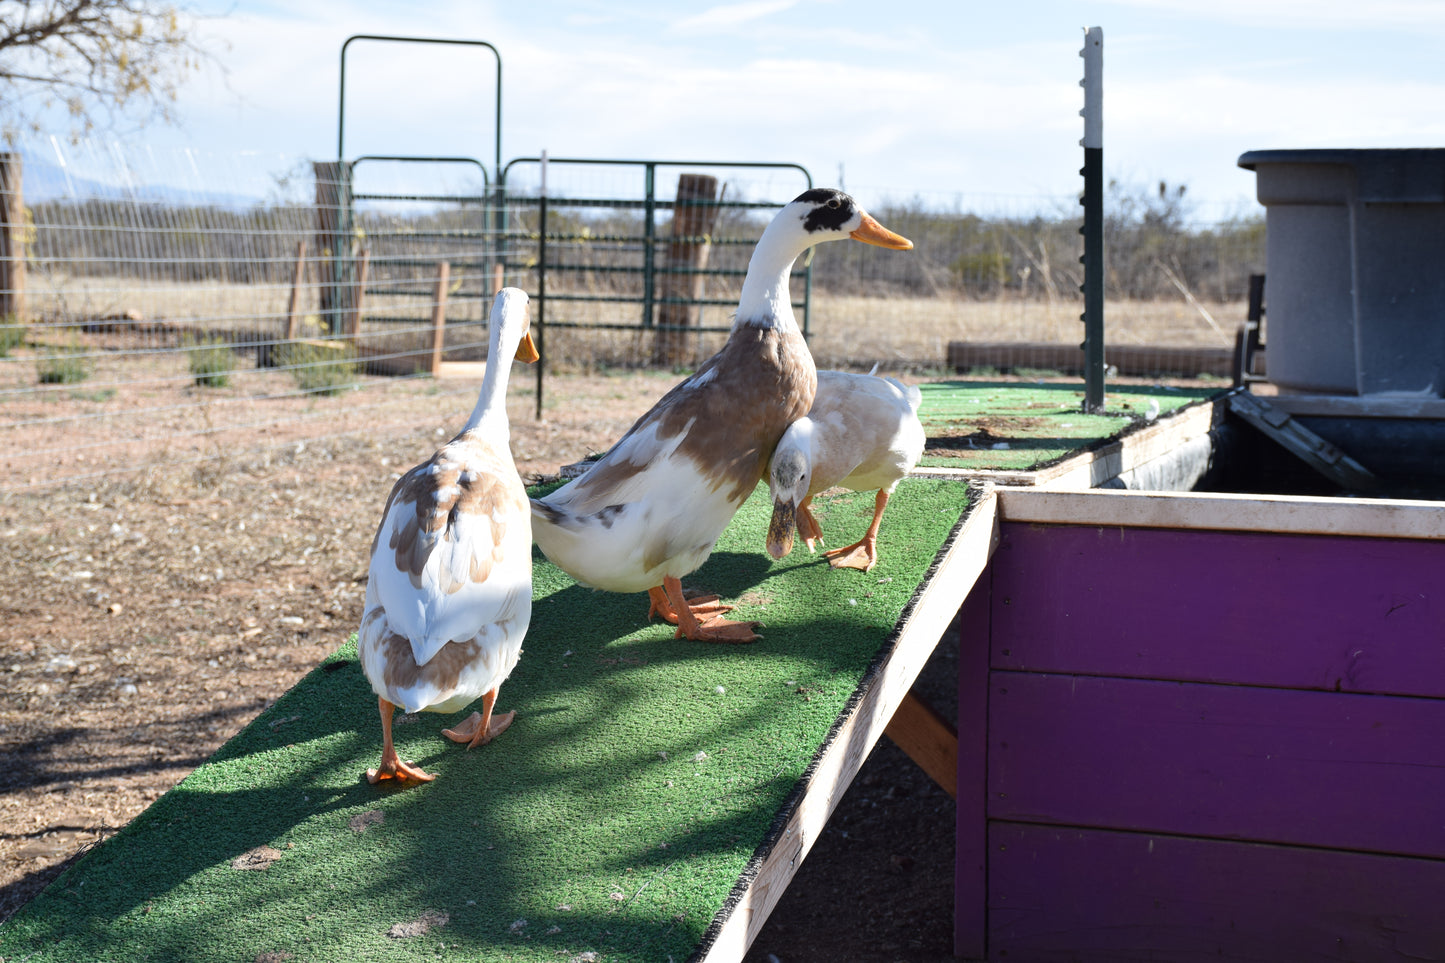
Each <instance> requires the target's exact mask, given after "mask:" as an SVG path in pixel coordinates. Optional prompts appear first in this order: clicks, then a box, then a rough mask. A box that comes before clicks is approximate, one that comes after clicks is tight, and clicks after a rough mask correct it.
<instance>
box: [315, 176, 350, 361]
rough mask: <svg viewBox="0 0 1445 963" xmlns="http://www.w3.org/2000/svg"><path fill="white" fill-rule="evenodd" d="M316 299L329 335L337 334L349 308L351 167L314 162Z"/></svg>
mask: <svg viewBox="0 0 1445 963" xmlns="http://www.w3.org/2000/svg"><path fill="white" fill-rule="evenodd" d="M312 170H313V172H314V174H315V177H316V258H317V260H316V268H317V274H318V277H317V282H318V288H317V301H318V307H319V309H320V313H321V321H322V323H323V324H324V325H325V326H326V330H327V332H328V333H330V334H340V333H341V331H342V328H343V327H344V326H345V323H346V319H347V317H348V316H349V314H350V310H351V296H352V295H353V294H354V293H355V290H354V286H353V285H352V284H351V273H352V271H353V269H354V268H353V265H352V261H351V167H350V165H349V164H347V163H346V162H345V161H316V162H314V163H313V164H312Z"/></svg>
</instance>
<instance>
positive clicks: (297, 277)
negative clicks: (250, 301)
mask: <svg viewBox="0 0 1445 963" xmlns="http://www.w3.org/2000/svg"><path fill="white" fill-rule="evenodd" d="M305 280H306V242H305V241H297V242H296V267H295V268H293V269H292V271H291V297H290V298H289V299H288V300H287V302H286V340H287V341H295V340H296V338H297V337H298V336H299V335H300V333H301V285H302V284H303V283H305Z"/></svg>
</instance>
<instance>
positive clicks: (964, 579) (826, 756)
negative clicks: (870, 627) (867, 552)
mask: <svg viewBox="0 0 1445 963" xmlns="http://www.w3.org/2000/svg"><path fill="white" fill-rule="evenodd" d="M970 492H971V500H972V504H971V505H970V506H969V509H968V512H967V514H966V515H965V517H964V518H963V519H962V520H961V521H960V523H959V526H958V528H957V529H956V530H955V534H954V535H953V536H952V537H951V538H950V540H949V541H948V542H947V543H946V544H945V545H944V547H943V548H942V549H941V550H940V552H939V556H938V559H937V561H936V563H935V566H934V569H933V571H932V573H931V574H930V575H929V577H927V578H926V579H925V580H924V582H923V584H922V586H921V587H920V589H919V592H918V594H917V595H916V596H915V598H914V600H913V601H912V602H910V603H909V606H908V607H907V608H906V609H905V610H904V613H903V616H902V617H901V618H900V619H899V624H898V627H897V629H895V631H894V634H893V636H892V638H891V644H888V645H885V647H884V652H883V653H882V654H881V657H880V658H879V659H878V660H877V661H875V662H874V664H873V666H871V667H870V669H869V671H868V672H867V673H866V674H865V675H864V677H863V679H862V680H861V681H860V682H859V684H858V689H857V690H856V691H855V693H854V696H853V698H851V699H850V700H849V702H848V705H847V706H845V707H844V710H843V712H842V713H841V714H840V715H839V717H838V719H837V721H836V722H835V723H834V725H833V729H832V731H831V732H830V733H829V735H828V738H827V739H826V740H825V741H824V743H823V745H822V746H821V747H820V748H819V750H818V752H817V754H816V755H815V756H814V759H813V763H812V764H811V765H810V766H809V767H808V772H807V773H806V774H805V775H804V776H803V778H802V779H801V780H800V781H799V785H798V788H797V789H796V790H795V791H794V793H793V795H792V796H791V797H789V800H788V802H787V803H785V804H784V805H783V807H782V809H780V810H779V812H778V817H777V820H778V822H776V823H775V825H774V829H773V831H772V832H770V833H769V837H768V839H767V841H765V842H764V843H763V844H762V845H761V846H759V847H758V851H757V852H756V853H755V854H754V855H753V858H752V860H751V861H750V862H749V865H748V868H747V869H746V870H744V872H743V874H742V876H741V877H740V879H739V881H738V884H737V886H736V887H734V889H733V892H732V893H731V894H730V895H729V897H728V899H727V901H726V902H725V903H724V905H723V907H722V909H721V910H719V911H718V913H717V915H716V916H715V917H714V918H713V921H712V923H711V924H710V925H709V927H708V930H707V932H706V933H705V934H704V935H703V939H702V941H701V943H700V944H699V947H698V949H697V951H696V952H695V953H694V954H693V955H692V957H690V960H691V961H693V963H731V961H737V960H741V959H742V958H743V955H744V954H745V953H746V952H747V950H748V947H749V946H751V945H752V942H753V940H754V939H755V938H756V937H757V935H758V932H759V931H760V930H761V929H762V927H763V924H764V923H765V922H766V921H767V918H768V915H769V914H770V913H771V912H772V911H773V907H774V906H776V905H777V903H778V900H779V899H781V898H782V895H783V891H784V890H785V889H786V888H787V885H788V883H789V882H790V881H791V880H792V878H793V876H794V874H795V873H796V872H797V870H798V867H799V866H800V865H801V864H802V862H803V859H804V858H805V857H806V856H807V855H808V853H809V852H810V851H811V850H812V848H813V844H814V843H815V842H816V841H817V839H818V837H819V836H820V835H821V834H822V831H823V827H824V826H825V825H826V823H827V821H828V818H829V816H831V815H832V813H833V810H834V809H835V808H836V807H837V805H838V802H839V800H841V799H842V797H843V793H844V792H845V791H846V790H847V789H848V786H849V785H850V784H851V783H852V781H853V778H854V776H856V775H857V774H858V770H859V769H860V768H861V767H862V765H863V762H864V761H865V760H866V759H867V758H868V753H869V752H870V751H871V750H872V748H873V746H874V744H875V743H877V741H878V739H879V737H880V736H882V735H883V730H884V729H885V728H886V727H887V725H888V722H889V720H890V719H891V718H892V716H893V713H894V712H895V711H896V710H897V708H898V705H899V703H900V702H902V700H903V697H904V696H905V695H906V694H907V693H908V690H909V689H910V688H912V686H913V682H914V680H916V679H917V678H918V673H919V672H920V671H921V670H922V668H923V665H924V663H925V662H926V661H927V660H928V657H929V655H931V654H932V652H933V649H934V648H935V647H936V646H937V644H938V641H939V639H941V638H942V636H943V633H944V632H945V631H946V630H947V629H948V626H949V624H950V623H951V622H952V621H953V616H954V614H955V613H956V612H957V611H958V607H959V605H960V604H962V602H963V599H964V598H965V597H967V595H968V592H969V590H970V589H971V588H972V587H973V584H974V582H976V581H977V580H978V577H979V576H980V575H981V574H982V573H983V570H984V567H985V566H986V565H987V564H988V559H989V557H990V556H991V555H992V553H993V550H994V548H995V547H996V546H997V545H998V541H999V517H998V506H997V499H996V497H995V494H994V489H993V488H992V487H991V486H986V485H980V486H970Z"/></svg>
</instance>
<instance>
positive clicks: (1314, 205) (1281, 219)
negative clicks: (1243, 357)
mask: <svg viewBox="0 0 1445 963" xmlns="http://www.w3.org/2000/svg"><path fill="white" fill-rule="evenodd" d="M1239 166H1240V167H1243V168H1246V169H1248V170H1252V171H1254V172H1255V190H1256V194H1257V196H1258V197H1259V202H1260V203H1261V204H1263V205H1264V207H1265V226H1266V242H1265V243H1266V249H1267V257H1268V280H1267V283H1266V285H1265V304H1266V306H1267V313H1266V316H1265V317H1266V325H1267V334H1266V342H1267V343H1268V345H1269V380H1270V381H1272V382H1274V384H1276V385H1277V386H1278V387H1279V388H1280V389H1281V390H1282V391H1291V392H1308V393H1324V394H1342V395H1370V394H1393V395H1414V396H1418V397H1440V396H1442V395H1445V149H1437V148H1410V149H1378V150H1374V149H1371V150H1257V151H1250V152H1248V153H1246V154H1244V155H1242V156H1241V157H1240V158H1239Z"/></svg>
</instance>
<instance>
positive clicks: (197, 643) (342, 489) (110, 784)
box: [0, 374, 956, 963]
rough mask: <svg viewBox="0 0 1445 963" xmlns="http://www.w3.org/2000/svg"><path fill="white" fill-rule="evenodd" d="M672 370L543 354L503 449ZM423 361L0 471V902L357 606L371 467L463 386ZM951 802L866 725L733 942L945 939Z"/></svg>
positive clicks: (929, 948) (609, 408)
mask: <svg viewBox="0 0 1445 963" xmlns="http://www.w3.org/2000/svg"><path fill="white" fill-rule="evenodd" d="M670 383H671V382H670V380H669V379H666V378H660V377H659V376H658V375H643V374H636V375H620V376H611V377H604V376H580V375H579V376H568V377H564V378H558V379H555V381H554V385H555V387H553V388H550V389H549V390H550V391H552V392H554V393H555V394H554V396H555V397H558V398H565V399H566V402H565V403H560V404H557V405H555V406H553V407H552V408H551V409H549V413H548V416H547V419H546V420H545V421H544V422H541V423H539V422H536V421H534V420H533V419H532V413H531V404H532V402H531V399H530V398H527V397H525V396H523V397H518V398H517V399H516V400H515V401H514V402H513V405H512V408H513V410H512V419H513V420H512V425H513V439H512V440H513V450H514V452H516V454H517V460H518V468H519V470H520V471H521V472H522V473H523V474H524V476H528V475H544V474H548V473H554V472H556V471H557V469H558V468H559V467H560V466H561V465H563V464H566V463H569V462H572V461H576V460H578V459H579V458H581V457H583V456H585V455H586V454H587V453H588V452H589V451H595V450H601V449H603V448H606V447H607V446H608V445H610V444H611V443H612V442H613V441H615V440H616V438H617V437H618V436H619V435H621V433H622V432H623V431H625V430H626V428H627V426H628V425H630V424H631V422H632V420H633V419H634V418H635V417H636V416H637V415H638V414H640V413H641V412H642V411H643V410H645V409H646V408H647V407H648V406H649V405H650V404H651V403H652V402H653V401H655V400H656V399H657V398H658V397H660V396H661V394H662V393H663V392H664V391H665V390H666V388H667V387H668V386H669V385H670ZM425 385H426V382H420V383H417V387H416V389H415V390H413V391H410V392H408V391H406V390H397V391H391V392H389V395H388V397H389V401H388V409H387V412H386V414H387V421H388V425H392V426H394V425H396V424H404V425H409V426H410V427H409V428H407V429H405V430H397V429H395V428H394V427H389V428H387V429H386V430H385V431H383V432H379V433H377V434H376V435H373V436H368V435H366V434H364V433H360V434H357V433H350V434H344V435H337V434H334V433H332V434H325V433H324V432H325V430H326V425H327V424H328V419H326V418H324V417H323V418H320V419H314V418H313V419H298V420H297V421H295V422H294V423H293V427H292V428H291V429H290V430H291V431H292V432H294V437H287V438H284V439H278V438H275V437H271V438H268V442H270V443H275V442H278V441H283V440H284V441H285V442H286V444H285V446H284V447H272V448H269V449H267V451H266V453H263V454H260V455H255V454H253V455H252V456H249V457H247V458H238V459H233V458H227V457H225V456H222V455H217V457H216V458H212V459H207V460H203V461H200V462H194V463H187V464H183V465H179V466H178V465H175V464H174V463H168V462H167V460H166V459H165V458H164V457H158V458H156V459H155V461H154V467H152V468H150V469H148V470H146V471H143V472H139V473H127V474H125V475H123V476H119V477H105V478H101V479H100V480H97V481H91V482H85V483H79V484H77V483H71V484H68V485H61V486H57V487H50V488H44V489H39V490H34V491H21V492H10V493H5V494H0V613H3V623H0V679H3V684H0V693H3V697H0V759H3V765H0V919H4V918H6V917H8V916H9V915H11V914H12V913H13V912H14V911H15V910H16V909H18V908H19V907H20V906H22V905H23V904H24V903H25V902H26V901H28V900H29V899H30V898H31V897H32V896H34V895H35V894H36V893H37V892H38V891H39V890H40V889H41V888H43V887H44V886H45V884H46V883H48V882H49V881H50V880H51V879H53V878H54V877H55V876H56V875H57V874H58V873H59V872H60V870H61V869H62V868H63V867H64V865H65V864H66V863H67V862H68V861H70V860H72V859H74V858H75V857H76V856H77V855H78V854H79V853H81V852H83V851H84V850H85V849H86V848H88V847H90V846H92V845H94V844H96V843H97V842H99V841H100V840H102V839H104V838H105V837H106V836H108V835H110V834H112V833H114V832H115V831H116V830H118V829H119V828H121V827H122V826H124V825H125V824H126V823H127V822H128V821H129V820H130V819H131V818H133V817H134V816H135V815H136V814H138V813H139V812H141V811H142V810H143V809H144V808H145V807H146V806H147V805H148V804H149V803H151V802H152V801H154V800H155V799H156V798H158V797H159V796H160V795H161V794H162V793H164V792H165V791H166V790H167V789H169V788H170V787H171V786H172V785H174V784H175V783H176V782H178V781H179V780H180V779H181V778H183V777H184V776H185V775H186V774H187V773H189V772H190V771H191V770H192V769H193V768H194V767H195V766H197V765H199V764H200V763H201V762H203V761H204V760H205V759H206V758H207V757H208V756H209V755H210V754H211V753H213V752H214V751H215V750H216V749H217V748H219V747H220V746H221V744H222V743H223V742H225V741H226V739H228V738H229V737H230V736H232V735H233V734H234V733H236V732H237V731H238V730H239V729H241V728H242V727H243V726H245V725H246V724H247V723H248V722H250V721H251V719H253V718H254V717H255V716H256V715H257V714H258V713H259V712H260V711H261V710H262V709H263V708H265V707H266V706H267V705H268V704H269V703H270V702H271V701H272V700H274V699H275V698H276V697H277V696H279V695H280V694H281V693H283V692H284V691H285V690H286V689H287V688H289V687H290V686H291V685H292V684H294V683H295V682H296V681H297V680H298V679H299V678H300V677H301V676H302V675H304V674H305V673H306V672H307V671H308V670H309V669H310V668H311V667H313V666H314V665H315V664H316V663H317V661H318V660H319V659H320V658H321V657H322V656H323V655H325V654H326V653H328V652H329V651H331V650H332V649H334V648H335V647H336V645H337V644H338V643H339V642H340V641H342V640H344V639H345V638H346V637H347V636H348V635H349V634H350V633H351V632H352V631H353V630H354V629H355V627H356V625H357V624H358V622H359V621H360V617H361V606H362V598H363V594H364V591H365V579H366V569H367V563H368V550H369V547H370V542H371V537H372V534H373V531H374V528H375V525H376V522H377V519H378V517H379V514H380V510H381V506H382V503H383V501H384V499H385V497H386V494H387V491H388V490H389V488H390V486H391V484H392V482H393V480H394V479H395V478H396V477H397V475H398V474H399V473H400V472H401V471H404V470H405V469H406V468H409V467H410V466H411V465H413V464H416V463H417V462H418V461H420V460H422V459H423V458H425V457H426V456H428V455H429V454H430V453H431V452H432V450H434V448H435V447H436V446H437V444H438V443H439V442H440V441H442V440H445V438H446V437H450V434H451V432H453V431H454V430H455V429H456V427H457V426H458V425H459V424H460V422H461V421H462V419H463V418H464V417H465V416H466V414H467V413H468V411H469V408H470V402H469V401H467V402H465V403H456V404H454V399H453V398H451V397H447V398H438V397H436V396H435V394H434V393H429V392H428V391H427V390H426V387H425ZM176 390H177V391H180V392H184V391H186V390H193V389H186V388H177V389H176ZM148 403H152V404H154V399H153V398H152V399H150V401H149V402H148ZM333 403H334V404H337V405H344V404H345V403H346V402H345V400H344V399H340V400H328V401H325V402H321V401H314V400H304V399H303V400H297V401H296V402H295V404H296V405H298V406H301V405H315V404H333ZM443 403H445V404H447V405H452V407H448V408H446V410H444V411H443V410H442V406H443ZM308 432H310V433H312V434H311V435H308ZM318 433H319V434H320V437H314V435H315V434H318ZM92 466H93V461H92V464H91V465H87V466H86V467H87V468H91V467H92ZM26 470H27V472H30V473H33V472H35V471H36V468H35V466H34V465H29V466H27V468H26ZM955 659H956V649H955V648H954V647H953V646H952V645H951V644H949V643H947V642H946V643H945V644H944V645H943V646H941V647H940V650H939V652H938V653H937V654H936V655H935V657H934V659H933V661H932V662H931V663H930V665H929V667H928V668H927V669H925V672H924V677H923V680H922V682H921V685H922V686H923V688H924V692H925V694H926V695H927V696H928V698H929V699H930V701H932V702H933V703H934V704H935V706H936V707H937V708H938V709H939V710H940V711H941V712H943V713H944V715H946V716H953V715H954V713H955V711H956V710H955V706H954V695H953V681H952V680H953V679H954V669H953V665H954V661H955ZM378 738H379V736H378ZM953 811H954V808H953V803H952V800H951V799H950V798H949V797H948V795H947V794H945V793H944V792H943V790H941V789H939V788H938V787H937V786H936V785H934V784H933V783H932V782H930V781H929V779H928V778H927V777H926V776H925V775H923V773H922V772H921V771H920V770H918V769H917V768H916V767H915V766H913V764H912V763H911V762H910V761H909V760H908V759H907V758H906V757H905V756H903V754H902V753H901V752H900V751H899V750H897V749H896V748H895V747H894V746H892V745H891V743H888V742H887V740H884V742H883V743H881V744H880V745H879V748H878V749H877V750H875V752H874V753H873V755H872V757H871V758H870V759H869V761H868V763H867V764H866V765H865V767H864V769H863V770H862V772H861V773H860V776H859V779H858V781H857V782H856V783H855V784H854V786H853V788H852V789H851V790H850V791H849V792H848V794H847V796H846V797H845V798H844V800H843V802H842V803H841V805H840V808H839V810H838V812H837V813H836V814H835V817H834V819H833V821H832V823H831V825H830V827H829V829H828V831H827V832H826V833H825V834H824V836H823V837H822V838H821V839H820V840H819V842H818V844H817V846H816V848H815V849H814V851H813V853H812V855H810V857H809V858H808V860H807V862H806V863H805V864H804V866H803V868H802V870H801V872H800V874H799V876H798V877H797V879H796V880H795V882H794V884H793V885H792V886H791V887H790V889H789V890H788V892H787V893H786V894H785V896H784V897H783V900H782V902H781V904H780V905H779V906H778V908H777V910H776V911H775V912H774V913H773V915H772V917H771V919H770V921H769V923H768V924H767V926H766V928H765V929H764V930H763V932H762V934H761V936H760V937H759V938H758V940H757V941H756V943H755V945H754V948H753V950H752V952H751V953H750V954H749V957H748V959H749V960H753V961H758V963H765V961H779V963H807V961H812V960H837V959H850V960H862V961H870V960H880V961H882V960H888V961H891V960H910V961H929V960H943V959H951V958H952V957H951V952H950V947H951V926H952V905H953V880H952V871H953V869H952V867H953V861H952V846H951V845H949V843H948V841H949V840H951V838H952V831H953Z"/></svg>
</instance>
